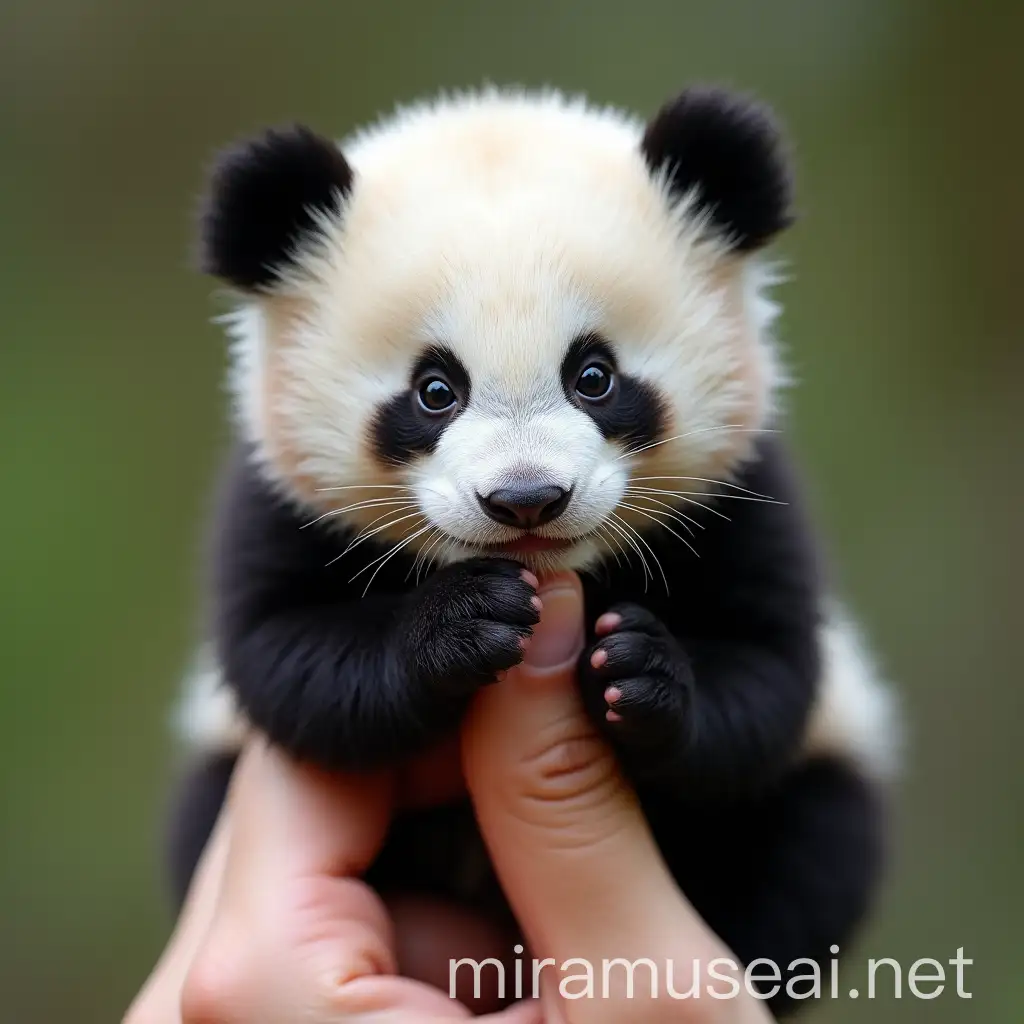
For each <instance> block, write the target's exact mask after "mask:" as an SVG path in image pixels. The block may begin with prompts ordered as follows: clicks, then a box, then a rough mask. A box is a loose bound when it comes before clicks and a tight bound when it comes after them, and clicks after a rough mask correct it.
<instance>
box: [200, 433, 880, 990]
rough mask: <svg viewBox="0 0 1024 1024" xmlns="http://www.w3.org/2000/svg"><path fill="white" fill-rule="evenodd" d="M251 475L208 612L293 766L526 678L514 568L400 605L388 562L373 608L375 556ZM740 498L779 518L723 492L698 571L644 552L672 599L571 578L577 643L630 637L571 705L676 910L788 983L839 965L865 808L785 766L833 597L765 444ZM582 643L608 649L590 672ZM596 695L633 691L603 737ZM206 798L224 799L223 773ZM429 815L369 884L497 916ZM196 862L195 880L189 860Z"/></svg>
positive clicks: (614, 571)
mask: <svg viewBox="0 0 1024 1024" xmlns="http://www.w3.org/2000/svg"><path fill="white" fill-rule="evenodd" d="M245 455H246V453H245V452H241V451H240V452H239V453H238V456H237V458H236V461H235V464H234V466H233V468H232V472H231V473H230V474H229V476H228V483H227V489H226V495H225V501H224V503H223V506H222V518H221V521H220V523H219V526H218V530H217V535H218V537H219V546H218V549H217V552H216V560H215V561H216V581H215V592H216V595H217V616H216V634H217V638H218V642H219V649H220V656H221V659H222V661H223V663H224V665H225V667H226V674H227V678H228V680H229V682H230V683H231V685H232V686H233V687H234V689H235V691H236V692H237V694H238V696H239V697H240V699H241V703H242V705H243V707H244V708H245V710H246V712H247V714H248V715H249V717H250V719H251V720H252V721H253V722H254V724H255V725H256V726H257V727H258V728H260V729H261V730H263V731H264V732H265V733H267V734H268V735H269V736H270V738H271V739H272V740H273V741H275V742H276V743H278V744H280V745H281V746H283V747H284V748H286V749H287V750H289V751H291V752H292V753H293V754H295V755H297V756H299V757H301V758H308V759H311V760H314V761H316V762H318V763H321V764H323V765H326V766H330V767H344V768H348V769H356V770H359V769H368V768H372V767H376V766H379V765H383V764H387V763H391V762H395V761H398V760H400V759H402V758H405V757H406V756H408V755H409V754H410V753H411V752H413V751H414V750H416V749H422V748H423V747H425V746H427V745H429V744H432V743H434V742H436V741H437V740H438V739H440V738H441V737H442V736H443V734H445V733H446V732H449V731H451V730H453V729H455V728H456V727H457V725H458V722H459V720H460V716H461V714H462V712H463V710H464V708H465V706H466V703H467V702H468V700H469V698H470V696H471V695H472V693H473V692H474V691H475V690H476V689H477V688H478V687H479V686H482V685H485V684H487V683H489V682H490V681H492V680H493V679H494V678H495V675H496V673H497V672H499V671H501V670H503V669H505V668H508V667H510V666H511V665H513V664H515V663H517V662H518V661H519V660H520V656H521V655H520V639H521V638H522V637H524V636H526V635H528V634H529V632H530V629H531V626H532V625H533V624H534V623H535V622H536V619H537V615H536V611H535V610H534V608H533V606H532V604H531V601H530V599H531V597H532V596H533V588H532V587H531V586H530V585H529V584H528V583H527V582H526V581H525V580H524V579H523V577H522V575H521V570H520V568H519V567H518V566H517V565H516V564H515V563H513V562H508V561H504V560H501V559H492V558H481V559H477V560H474V561H471V562H466V563H460V564H458V565H456V566H453V567H450V568H446V569H442V570H440V571H438V572H435V573H434V574H432V575H431V576H429V577H428V578H427V580H426V581H425V582H424V583H422V584H421V585H420V586H418V587H413V586H412V585H411V584H410V583H409V582H408V572H409V569H410V567H411V560H410V559H409V558H402V557H401V556H399V557H396V558H394V559H393V560H391V561H388V562H387V563H386V564H385V566H384V568H383V569H382V571H381V572H380V574H379V575H378V577H377V578H376V579H375V580H374V583H373V586H372V587H371V588H370V591H369V594H368V595H367V596H366V597H363V596H362V593H363V588H364V586H365V584H366V580H367V579H368V576H369V572H372V571H373V570H372V568H371V569H370V570H369V572H362V573H361V572H360V570H362V569H363V568H364V567H365V566H367V565H369V564H370V563H371V562H372V561H373V560H374V559H375V558H378V557H379V555H380V553H381V552H380V549H377V548H373V546H372V542H368V543H366V544H364V545H361V546H360V547H358V548H356V549H354V550H353V551H351V552H349V553H348V554H346V555H344V556H343V557H341V558H340V559H339V558H338V556H339V554H340V553H341V551H342V550H343V549H344V545H345V543H346V541H347V536H346V534H345V533H344V532H340V531H338V532H336V531H334V530H332V529H330V528H327V527H326V524H317V525H315V526H310V527H308V528H306V529H303V528H302V527H303V524H304V522H306V517H304V515H303V514H301V513H299V512H298V511H297V510H296V509H295V508H293V507H292V506H290V505H289V504H288V503H287V502H286V501H284V500H283V499H281V498H280V497H278V496H276V495H275V494H274V492H273V491H272V489H271V488H269V487H268V486H267V485H266V484H265V483H263V482H262V480H261V479H260V477H259V476H258V475H257V473H256V472H255V471H254V470H253V469H252V467H251V465H250V464H249V462H248V461H247V459H246V458H245ZM737 483H738V484H740V485H741V486H743V487H746V488H749V489H751V490H754V491H757V492H759V493H761V494H767V495H771V496H772V497H773V498H775V499H777V500H779V501H780V502H785V503H786V504H765V503H761V502H753V501H731V502H730V501H729V500H728V498H727V497H725V495H727V494H728V493H729V491H728V489H724V490H723V492H722V494H723V497H722V499H721V500H720V501H719V502H718V506H717V507H718V509H719V510H720V511H721V512H722V513H724V514H725V515H727V516H728V517H729V519H728V520H726V519H724V518H722V517H721V516H716V515H712V514H710V513H709V512H707V511H704V510H701V509H697V508H692V509H690V508H688V514H689V513H690V512H691V511H692V512H693V514H694V517H695V518H697V519H698V520H699V522H700V525H701V526H702V527H703V529H701V530H698V531H697V532H696V536H695V537H694V538H693V540H692V543H693V544H694V546H695V547H697V549H698V551H699V553H700V557H699V558H697V557H695V556H694V554H693V553H692V552H691V551H689V550H688V549H687V547H686V546H685V545H684V544H682V543H681V541H679V540H678V539H677V538H675V537H672V536H671V535H670V534H668V533H667V532H664V531H659V530H652V531H651V532H649V533H648V534H647V541H648V543H649V544H650V545H651V548H652V549H653V552H654V553H655V554H656V556H657V558H658V560H659V561H660V562H661V564H662V566H663V567H664V570H665V574H666V576H667V578H668V580H669V584H670V586H672V587H673V589H672V592H671V593H670V594H666V593H665V592H664V589H663V588H662V587H661V584H660V580H659V578H658V576H656V577H655V580H654V582H653V583H649V584H648V587H647V588H645V586H644V577H643V573H642V572H641V571H640V569H639V566H637V565H636V564H635V560H634V565H633V567H632V568H630V567H628V566H626V565H625V563H623V565H621V566H616V565H614V564H605V565H604V566H602V569H601V572H600V573H598V574H596V575H593V576H590V575H587V576H585V577H584V599H585V605H586V616H587V621H588V623H590V625H591V626H593V624H594V622H595V621H596V620H597V618H598V617H599V616H600V615H601V614H602V613H604V612H606V611H609V610H612V609H614V610H616V611H618V612H619V614H620V615H621V616H622V621H621V623H620V624H619V626H618V627H617V628H616V629H615V630H614V631H613V632H612V633H611V634H610V635H608V636H604V637H595V636H592V637H591V646H590V647H588V651H587V653H586V654H585V655H584V659H583V662H582V664H581V671H580V685H581V688H582V693H583V698H584V703H585V705H586V707H587V708H588V710H589V711H590V713H591V714H592V715H593V717H594V720H595V721H596V722H597V724H598V726H599V728H600V729H602V731H604V733H605V735H607V736H608V737H609V738H610V740H611V742H612V743H613V745H614V747H615V748H616V750H617V752H618V754H619V757H620V759H621V762H622V764H623V767H624V770H625V772H626V774H627V776H628V777H629V778H630V780H631V781H632V782H633V784H634V785H635V786H636V788H637V791H638V794H639V796H640V799H641V801H642V803H643V804H644V807H645V810H646V812H647V815H648V818H649V820H650V822H651V825H652V828H653V830H654V833H655V836H656V838H657V841H658V843H659V846H660V848H661V850H662V852H663V854H664V856H665V859H666V862H667V863H668V865H669V867H670V868H671V870H672V871H673V873H674V875H675V877H676V878H677V880H678V881H679V884H680V886H681V887H682V889H683V891H684V892H685V893H686V894H687V896H688V897H689V898H690V899H691V900H692V901H693V903H694V905H695V906H696V907H697V909H698V910H699V911H700V912H701V914H702V915H703V916H704V917H705V918H706V920H707V921H708V923H709V924H710V925H711V927H712V928H713V929H715V930H716V931H717V932H718V933H719V934H720V935H721V936H722V938H723V939H724V940H725V941H726V942H727V943H728V944H729V945H730V946H731V947H732V948H733V949H734V950H735V951H736V953H737V955H738V956H739V957H741V958H742V959H743V960H744V961H749V960H750V959H753V958H755V957H769V958H771V959H773V960H775V961H776V962H778V963H779V964H780V966H782V967H783V968H785V967H786V965H788V963H789V962H790V961H791V960H793V959H796V958H797V957H811V958H815V959H817V960H819V961H820V962H825V961H826V960H827V959H828V957H829V955H830V954H829V951H828V947H829V946H830V945H831V944H833V943H835V944H839V945H840V946H842V945H843V944H844V943H845V942H846V941H847V940H848V939H849V937H850V933H851V929H852V928H853V927H854V925H855V924H856V923H857V921H858V920H859V919H860V917H861V915H862V914H863V912H864V910H865V908H866V906H867V904H868V900H869V897H870V894H871V892H872V890H873V888H874V883H875V878H876V875H877V872H878V866H879V860H880V857H879V850H878V846H879V842H878V836H879V819H878V808H877V807H876V806H875V802H874V797H873V794H872V791H871V790H870V788H869V787H868V785H867V784H865V783H863V782H862V781H861V780H860V779H859V778H858V776H857V775H856V774H855V773H854V772H853V771H852V770H851V769H848V768H846V767H843V766H842V765H839V764H838V763H833V762H827V761H817V762H812V763H800V762H799V760H798V753H799V745H800V740H801V737H802V734H803V732H804V729H805V726H806V722H807V718H808V714H809V712H810V710H811V707H812V703H813V699H814V696H815V684H816V680H817V677H818V672H819V652H818V648H817V639H816V638H817V633H818V628H819V624H820V623H819V594H820V593H821V590H822V585H821V581H820V580H819V569H818V565H817V558H816V554H815V548H814V544H813V540H812V534H811V532H810V530H809V528H808V525H807V523H806V521H805V518H804V515H803V512H802V504H801V499H800V494H799V492H798V489H797V487H796V484H795V481H794V479H793V477H792V475H791V473H790V470H789V466H788V460H787V457H786V455H785V453H784V451H783V450H782V448H781V446H780V443H779V442H778V440H777V439H774V438H766V439H764V440H762V441H761V443H760V445H759V448H758V453H757V458H756V459H755V460H753V461H752V462H751V463H750V465H749V466H747V467H746V469H745V470H744V471H743V472H742V473H741V474H740V475H739V476H738V478H737ZM328 522H329V521H328ZM649 557H650V556H649ZM652 561H653V560H652ZM357 574H358V575H357ZM353 576H355V577H356V578H355V579H354V580H353V579H352V577H353ZM594 645H596V646H598V647H602V648H604V649H605V650H606V651H607V652H608V660H607V663H606V664H605V665H604V666H602V667H601V668H600V669H597V670H595V669H593V668H592V667H591V666H590V664H589V655H590V653H591V650H592V647H593V646H594ZM609 685H614V686H616V687H618V688H619V689H620V690H621V691H622V694H623V698H622V700H621V701H620V702H619V703H618V704H617V705H616V708H617V710H618V711H619V712H620V713H621V716H622V720H621V721H619V722H608V721H607V720H606V718H605V711H606V710H607V705H606V703H605V701H604V696H603V695H604V691H605V689H606V688H607V687H608V686H609ZM214 784H216V785H214ZM211 786H213V787H214V788H216V786H221V788H223V787H222V785H221V783H220V782H219V781H218V777H216V776H215V777H214V781H213V783H211ZM196 806H197V812H196V813H197V814H198V816H199V818H200V819H202V822H206V823H207V825H206V827H208V824H209V822H210V815H209V813H208V812H207V811H205V810H204V809H203V805H202V803H199V804H197V805H196ZM438 813H439V814H440V815H441V816H440V817H437V816H436V815H427V816H426V817H423V816H421V817H420V818H419V819H417V821H418V822H419V824H415V823H413V822H411V821H410V822H408V823H407V824H408V828H405V827H403V826H401V824H400V823H399V824H398V825H396V827H395V829H394V830H393V832H392V835H391V838H390V839H389V843H388V845H387V847H386V849H385V851H384V853H382V855H381V858H380V860H379V861H378V863H377V866H376V867H375V868H374V871H373V872H372V878H373V882H374V884H375V885H379V886H381V887H384V888H406V889H409V888H412V889H417V890H427V891H431V892H434V893H440V894H448V895H450V896H452V897H453V898H459V899H466V900H468V901H469V902H470V903H472V904H473V905H474V906H477V907H478V908H483V909H491V910H493V911H494V912H495V913H498V914H501V913H503V912H502V911H501V909H500V904H501V901H500V893H499V890H498V889H497V888H496V886H495V883H494V880H493V878H492V877H491V876H490V875H488V876H487V878H486V879H482V878H478V879H477V881H472V879H470V880H469V881H467V876H465V875H464V872H463V869H462V867H461V866H460V865H461V863H462V861H461V859H460V858H456V857H453V856H452V855H451V850H450V848H451V844H452V843H454V844H455V848H457V849H459V850H466V851H469V850H470V848H471V847H473V846H474V844H476V843H478V840H477V839H476V838H475V832H474V829H473V827H472V820H471V815H470V814H469V812H468V811H466V810H465V808H463V809H462V810H460V811H457V812H456V811H455V809H452V813H453V814H455V815H456V817H457V818H458V819H459V820H460V821H462V822H463V824H462V825H461V826H459V829H458V835H455V834H452V835H449V836H448V838H447V839H446V840H445V844H443V845H442V846H439V847H438V849H437V856H430V857H428V856H427V854H428V852H429V849H432V848H433V845H434V844H433V843H432V840H431V839H430V836H431V834H432V829H434V828H435V826H436V828H439V829H442V830H445V829H448V828H450V827H455V826H454V824H452V822H454V820H455V819H454V818H453V819H452V821H451V822H449V823H448V824H443V822H445V821H448V818H446V817H445V812H442V811H439V812H438ZM463 819H464V820H463ZM202 822H201V824H202ZM431 822H434V825H431ZM467 823H468V824H467ZM414 824H415V827H413V826H414ZM463 826H464V827H463ZM410 828H411V829H412V831H411V832H410V831H409V829H410ZM193 831H195V830H193ZM409 836H416V837H418V838H417V839H416V842H415V844H414V847H415V848H413V847H410V845H409V843H408V842H407V840H408V837H409ZM403 837H405V839H403ZM460 837H461V838H460ZM185 847H187V849H186V850H185V855H184V859H186V860H187V858H188V856H189V855H190V854H189V851H192V853H191V855H193V856H194V855H195V852H196V844H195V843H194V842H192V843H188V844H185ZM445 851H447V852H445ZM425 858H426V859H425ZM467 886H468V889H467ZM795 973H797V974H799V973H801V972H800V970H797V971H796V972H795ZM804 973H806V972H804ZM785 1003H786V999H785V996H784V994H783V995H781V996H779V997H777V998H776V999H775V1000H774V1001H773V1005H774V1007H775V1008H776V1009H779V1008H782V1007H784V1005H785Z"/></svg>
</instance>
